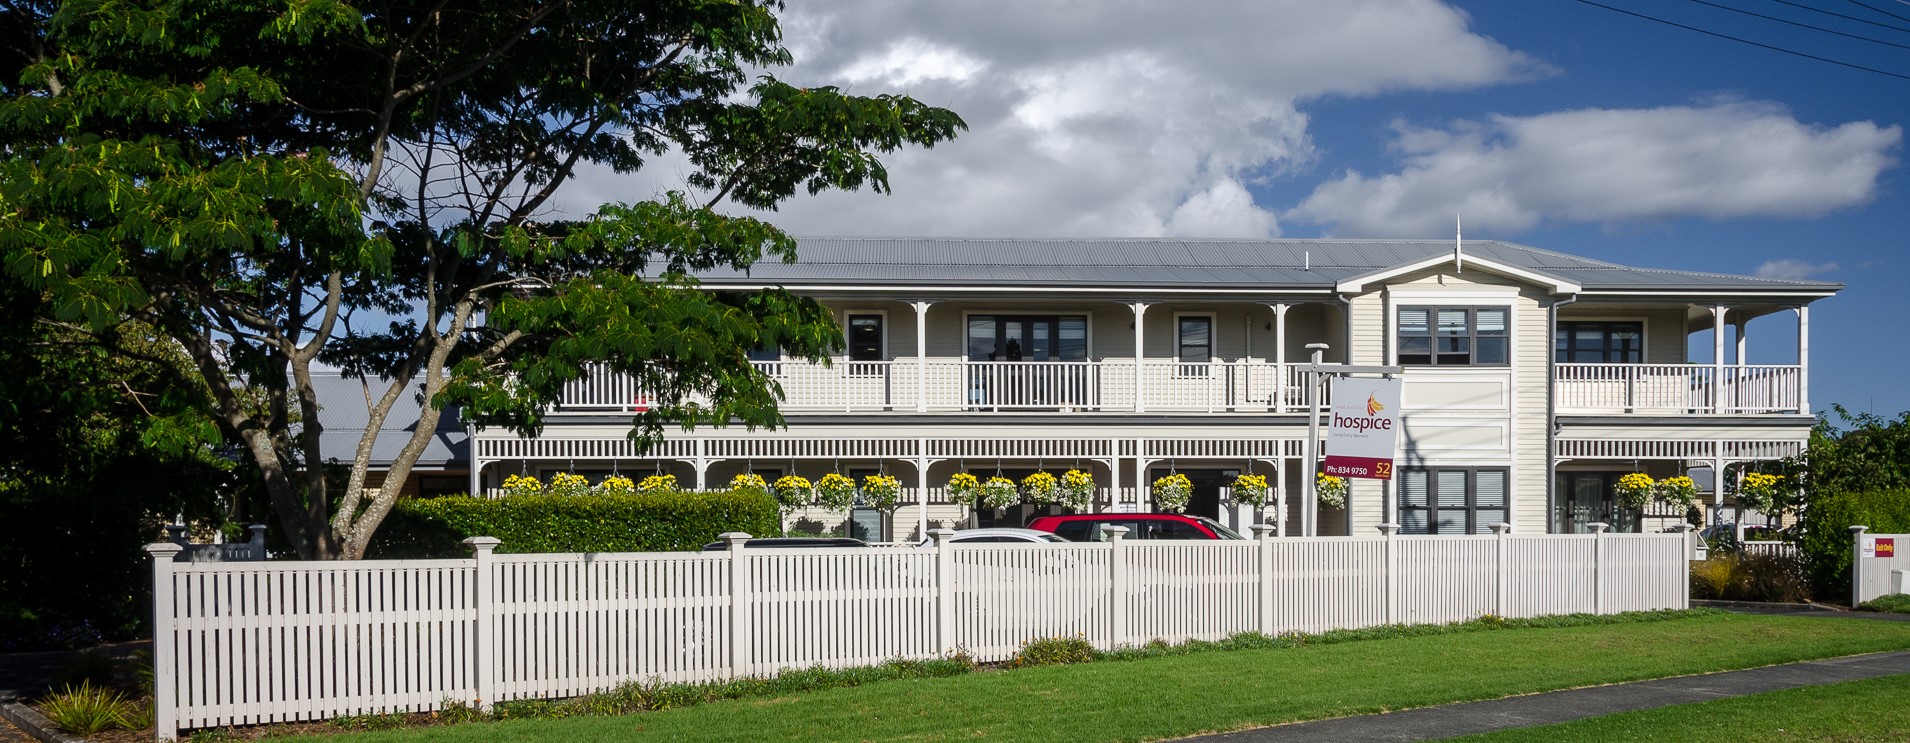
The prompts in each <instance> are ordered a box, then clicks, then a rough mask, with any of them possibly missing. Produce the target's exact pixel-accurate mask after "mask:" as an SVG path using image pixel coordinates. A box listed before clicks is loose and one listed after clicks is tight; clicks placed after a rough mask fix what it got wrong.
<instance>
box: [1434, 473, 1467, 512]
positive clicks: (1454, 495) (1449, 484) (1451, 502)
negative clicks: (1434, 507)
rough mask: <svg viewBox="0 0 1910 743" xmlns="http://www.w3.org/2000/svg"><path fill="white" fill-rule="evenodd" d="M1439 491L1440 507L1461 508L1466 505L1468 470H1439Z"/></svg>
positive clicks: (1437, 485) (1437, 488)
mask: <svg viewBox="0 0 1910 743" xmlns="http://www.w3.org/2000/svg"><path fill="white" fill-rule="evenodd" d="M1438 476H1439V480H1438V482H1437V484H1436V487H1435V489H1436V490H1437V491H1438V492H1437V495H1438V497H1439V507H1440V509H1442V510H1443V509H1447V508H1452V509H1460V510H1463V509H1464V508H1465V507H1466V471H1465V470H1439V471H1438Z"/></svg>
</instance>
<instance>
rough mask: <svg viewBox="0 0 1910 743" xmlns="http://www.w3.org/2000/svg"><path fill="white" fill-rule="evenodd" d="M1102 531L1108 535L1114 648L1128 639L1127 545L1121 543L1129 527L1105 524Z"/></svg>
mask: <svg viewBox="0 0 1910 743" xmlns="http://www.w3.org/2000/svg"><path fill="white" fill-rule="evenodd" d="M1101 533H1102V534H1106V535H1107V536H1108V649H1109V650H1113V649H1115V648H1118V647H1120V646H1121V643H1123V642H1125V641H1126V640H1127V547H1126V546H1125V545H1123V544H1122V543H1121V537H1122V536H1123V535H1125V534H1127V527H1125V526H1103V527H1101Z"/></svg>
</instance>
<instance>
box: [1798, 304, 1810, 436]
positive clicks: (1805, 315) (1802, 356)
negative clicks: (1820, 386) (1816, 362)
mask: <svg viewBox="0 0 1910 743" xmlns="http://www.w3.org/2000/svg"><path fill="white" fill-rule="evenodd" d="M1797 412H1798V413H1800V414H1803V415H1810V414H1811V308H1810V306H1809V305H1803V306H1800V307H1798V308H1797Z"/></svg>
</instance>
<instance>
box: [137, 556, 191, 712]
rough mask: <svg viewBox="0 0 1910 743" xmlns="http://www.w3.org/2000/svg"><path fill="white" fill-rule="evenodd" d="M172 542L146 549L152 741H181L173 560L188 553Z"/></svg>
mask: <svg viewBox="0 0 1910 743" xmlns="http://www.w3.org/2000/svg"><path fill="white" fill-rule="evenodd" d="M185 549H186V548H184V547H181V546H179V545H177V544H174V543H172V542H159V543H156V544H149V545H146V554H149V555H152V557H153V738H154V739H156V740H162V741H166V740H173V739H175V738H178V737H179V696H178V693H177V687H178V683H179V681H178V679H179V669H177V668H175V667H174V666H175V665H176V664H177V660H176V659H174V658H173V636H172V626H173V619H174V616H173V614H174V612H173V600H172V567H173V560H175V559H177V558H178V557H179V553H180V552H183V551H185Z"/></svg>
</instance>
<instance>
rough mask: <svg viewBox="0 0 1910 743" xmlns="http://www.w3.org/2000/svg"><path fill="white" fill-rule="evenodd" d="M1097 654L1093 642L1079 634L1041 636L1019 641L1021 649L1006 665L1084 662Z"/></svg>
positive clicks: (1015, 666) (1047, 664)
mask: <svg viewBox="0 0 1910 743" xmlns="http://www.w3.org/2000/svg"><path fill="white" fill-rule="evenodd" d="M1099 656H1100V653H1099V651H1096V650H1095V649H1094V644H1093V643H1090V642H1088V638H1086V637H1083V636H1081V635H1073V636H1068V637H1043V638H1039V639H1034V640H1027V641H1025V642H1023V643H1021V649H1020V650H1018V651H1016V652H1015V657H1014V658H1013V659H1011V660H1009V661H1008V666H1009V667H1010V668H1022V667H1029V666H1058V665H1066V664H1068V663H1086V662H1088V661H1092V660H1095V659H1097V658H1098V657H1099Z"/></svg>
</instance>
